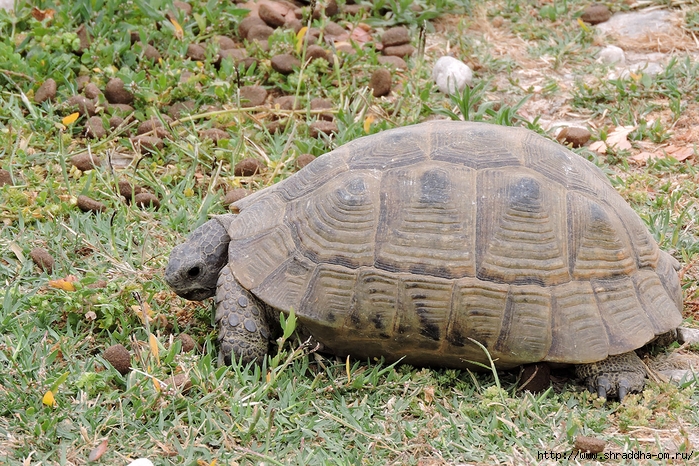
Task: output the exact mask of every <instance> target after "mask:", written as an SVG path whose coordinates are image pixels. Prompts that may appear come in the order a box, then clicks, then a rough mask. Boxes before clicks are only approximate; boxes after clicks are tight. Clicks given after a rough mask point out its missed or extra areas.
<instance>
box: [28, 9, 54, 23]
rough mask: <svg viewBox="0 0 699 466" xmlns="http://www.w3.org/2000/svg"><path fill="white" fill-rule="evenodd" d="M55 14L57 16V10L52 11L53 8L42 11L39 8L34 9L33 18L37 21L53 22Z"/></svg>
mask: <svg viewBox="0 0 699 466" xmlns="http://www.w3.org/2000/svg"><path fill="white" fill-rule="evenodd" d="M54 14H56V10H52V9H51V8H47V9H45V10H40V9H38V8H37V7H32V16H33V17H34V19H35V20H37V21H43V20H45V19H48V20H52V19H53V15H54Z"/></svg>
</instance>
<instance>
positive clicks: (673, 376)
mask: <svg viewBox="0 0 699 466" xmlns="http://www.w3.org/2000/svg"><path fill="white" fill-rule="evenodd" d="M658 372H659V373H660V374H661V375H662V376H664V377H666V378H667V380H668V382H675V383H682V382H689V381H690V380H693V379H694V373H693V372H692V371H691V370H683V369H668V370H664V371H658Z"/></svg>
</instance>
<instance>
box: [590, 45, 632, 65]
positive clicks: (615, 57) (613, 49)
mask: <svg viewBox="0 0 699 466" xmlns="http://www.w3.org/2000/svg"><path fill="white" fill-rule="evenodd" d="M597 61H599V62H600V63H604V64H605V65H621V66H623V65H624V63H626V55H624V51H623V50H622V49H621V48H620V47H617V46H616V45H608V46H606V47H605V48H603V49H602V50H601V51H600V53H599V55H597Z"/></svg>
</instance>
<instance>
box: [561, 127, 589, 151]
mask: <svg viewBox="0 0 699 466" xmlns="http://www.w3.org/2000/svg"><path fill="white" fill-rule="evenodd" d="M591 136H592V135H591V134H590V131H589V130H588V129H587V128H581V127H578V126H567V127H565V128H563V129H562V130H561V131H560V132H559V133H558V136H556V139H557V140H558V142H560V143H561V144H564V145H568V144H570V145H572V146H573V147H582V146H584V145H585V144H587V142H588V141H589V140H590V137H591Z"/></svg>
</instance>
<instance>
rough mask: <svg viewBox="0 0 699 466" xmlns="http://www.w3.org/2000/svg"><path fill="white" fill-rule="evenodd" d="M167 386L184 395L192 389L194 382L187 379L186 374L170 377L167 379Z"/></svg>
mask: <svg viewBox="0 0 699 466" xmlns="http://www.w3.org/2000/svg"><path fill="white" fill-rule="evenodd" d="M167 384H168V385H169V386H170V387H171V388H176V389H178V390H180V391H181V392H182V393H187V392H188V391H189V390H191V389H192V381H191V380H189V377H187V375H186V374H177V375H174V376H172V377H170V378H169V379H167Z"/></svg>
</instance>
